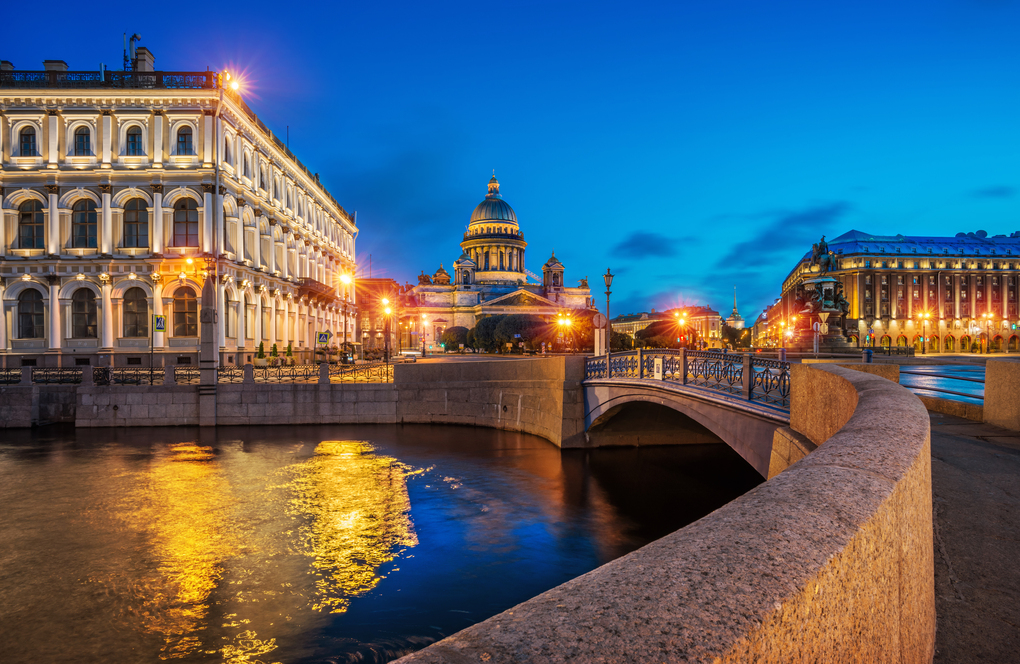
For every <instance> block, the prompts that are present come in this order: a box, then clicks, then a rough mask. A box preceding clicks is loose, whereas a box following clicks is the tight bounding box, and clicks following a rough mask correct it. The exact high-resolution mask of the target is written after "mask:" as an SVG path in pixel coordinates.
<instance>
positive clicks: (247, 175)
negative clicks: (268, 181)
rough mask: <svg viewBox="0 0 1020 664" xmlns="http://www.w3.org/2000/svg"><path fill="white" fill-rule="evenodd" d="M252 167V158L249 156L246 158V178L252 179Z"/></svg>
mask: <svg viewBox="0 0 1020 664" xmlns="http://www.w3.org/2000/svg"><path fill="white" fill-rule="evenodd" d="M250 166H251V158H250V157H248V156H247V155H245V157H244V177H246V178H248V177H251V170H250Z"/></svg>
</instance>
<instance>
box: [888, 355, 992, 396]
mask: <svg viewBox="0 0 1020 664" xmlns="http://www.w3.org/2000/svg"><path fill="white" fill-rule="evenodd" d="M904 371H910V372H912V373H903V372H904ZM913 372H916V373H913ZM917 374H942V375H941V376H936V375H917ZM944 376H952V377H953V378H969V379H980V380H981V381H984V379H985V367H984V365H959V364H949V365H921V366H902V367H900V385H903V386H904V387H907V388H910V390H911V391H912V392H914V393H915V394H919V395H922V396H926V397H938V398H940V399H949V400H951V401H963V402H965V403H977V404H983V403H984V400H985V385H984V383H983V382H981V383H976V382H973V381H972V380H954V379H953V378H946V377H944ZM926 387H936V388H940V389H942V390H952V391H953V392H959V393H960V394H950V393H948V392H940V391H937V390H926V389H924V388H926Z"/></svg>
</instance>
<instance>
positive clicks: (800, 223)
mask: <svg viewBox="0 0 1020 664" xmlns="http://www.w3.org/2000/svg"><path fill="white" fill-rule="evenodd" d="M851 209H853V206H852V205H851V204H850V203H849V202H847V201H836V202H834V203H826V204H824V205H817V206H813V207H808V208H804V209H801V210H792V211H784V212H779V213H773V215H772V217H771V219H770V220H769V221H768V222H766V223H765V224H763V225H762V226H761V228H760V229H759V230H758V232H757V233H755V234H754V236H753V237H751V238H750V239H748V240H745V241H744V242H739V243H737V244H735V245H733V247H732V248H731V249H730V251H729V252H728V253H727V254H726V255H724V256H723V257H722V258H720V259H719V261H718V262H717V264H716V267H717V268H718V269H725V270H733V269H734V268H737V269H738V270H739V269H740V268H750V267H759V266H764V265H775V264H777V259H783V258H786V257H787V255H788V254H789V252H790V249H793V248H796V247H803V248H804V251H807V250H808V249H809V248H810V247H811V245H810V242H814V241H815V240H817V239H818V238H817V237H815V238H814V239H813V240H810V239H809V238H811V237H812V235H813V234H814V235H818V236H821V235H823V234H825V233H827V232H831V231H830V229H831V227H832V226H833V224H835V223H836V222H837V221H839V220H840V219H841V218H842V217H844V216H845V215H846V214H847V213H848V212H850V210H851Z"/></svg>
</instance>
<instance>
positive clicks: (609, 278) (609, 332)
mask: <svg viewBox="0 0 1020 664" xmlns="http://www.w3.org/2000/svg"><path fill="white" fill-rule="evenodd" d="M613 276H614V275H613V273H612V272H610V271H609V268H608V267H607V268H606V273H605V274H604V275H603V276H602V279H603V280H604V281H605V282H606V378H612V377H613V368H612V366H611V365H610V363H609V355H610V351H611V350H612V347H613V324H612V322H610V319H609V294H610V292H611V291H610V290H609V287H610V286H612V285H613Z"/></svg>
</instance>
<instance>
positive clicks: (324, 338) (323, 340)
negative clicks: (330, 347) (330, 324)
mask: <svg viewBox="0 0 1020 664" xmlns="http://www.w3.org/2000/svg"><path fill="white" fill-rule="evenodd" d="M332 336H333V333H332V332H330V331H328V330H327V331H326V332H316V333H315V343H317V344H319V345H320V346H325V345H327V344H328V343H329V338H330V337H332Z"/></svg>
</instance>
